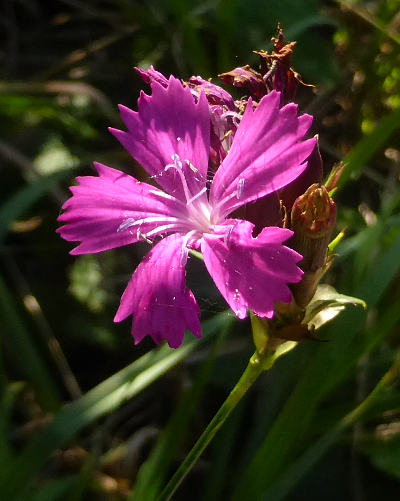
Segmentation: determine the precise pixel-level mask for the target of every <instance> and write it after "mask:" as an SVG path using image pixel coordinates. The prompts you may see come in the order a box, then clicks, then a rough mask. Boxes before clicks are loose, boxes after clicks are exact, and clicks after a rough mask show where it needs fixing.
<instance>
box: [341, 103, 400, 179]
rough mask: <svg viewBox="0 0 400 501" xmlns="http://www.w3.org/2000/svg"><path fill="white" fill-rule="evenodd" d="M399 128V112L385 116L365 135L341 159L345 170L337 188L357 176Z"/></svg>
mask: <svg viewBox="0 0 400 501" xmlns="http://www.w3.org/2000/svg"><path fill="white" fill-rule="evenodd" d="M399 126H400V110H396V111H393V112H392V113H390V114H389V115H386V116H385V117H383V118H382V120H381V121H380V122H379V123H378V124H377V126H376V128H375V129H374V130H373V131H372V132H371V133H370V134H366V135H365V136H364V137H363V138H362V139H361V140H360V141H359V142H358V143H357V144H356V145H355V146H354V148H353V149H352V150H351V151H350V153H349V154H348V155H347V156H346V157H345V158H344V159H343V162H344V163H345V164H346V168H345V170H344V172H343V174H342V176H341V178H340V181H339V186H343V185H344V184H346V183H347V182H348V181H349V180H350V179H351V178H352V177H355V176H357V175H358V174H359V173H360V171H361V169H362V168H363V167H365V166H366V165H367V163H368V162H369V160H370V159H371V158H372V156H373V155H374V154H375V153H376V152H377V151H378V150H379V148H381V147H382V146H384V145H385V144H386V142H387V140H388V139H389V138H390V136H391V135H392V134H393V133H394V132H395V131H396V130H398V128H399Z"/></svg>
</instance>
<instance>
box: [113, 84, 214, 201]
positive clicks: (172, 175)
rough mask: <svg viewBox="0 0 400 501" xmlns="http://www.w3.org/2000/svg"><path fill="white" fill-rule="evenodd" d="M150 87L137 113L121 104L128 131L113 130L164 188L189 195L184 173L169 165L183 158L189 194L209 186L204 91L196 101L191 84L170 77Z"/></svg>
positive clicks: (143, 96) (207, 119) (207, 113)
mask: <svg viewBox="0 0 400 501" xmlns="http://www.w3.org/2000/svg"><path fill="white" fill-rule="evenodd" d="M151 87H152V91H153V92H152V95H151V96H147V95H146V94H143V93H142V94H141V96H140V98H139V100H138V110H139V111H138V112H135V111H132V110H130V109H129V108H126V107H125V106H120V112H121V118H122V120H123V121H124V123H125V125H126V126H127V128H128V132H123V131H120V130H116V129H110V131H111V132H112V134H113V135H114V136H115V137H116V138H117V139H118V140H119V141H120V143H121V144H122V145H123V146H124V148H126V149H127V151H128V152H129V153H130V154H131V155H132V157H133V158H134V159H135V160H136V161H137V162H138V163H139V164H140V165H141V166H142V167H143V168H144V169H145V170H146V171H147V173H148V174H149V175H150V176H152V177H154V179H155V180H156V181H157V183H158V184H159V185H160V186H161V187H162V188H164V189H165V190H166V191H167V192H168V193H170V194H171V195H173V196H175V197H177V198H179V199H181V200H186V198H185V195H184V189H183V185H182V180H181V177H180V174H179V173H178V172H177V170H176V169H174V168H167V169H166V167H167V166H169V165H171V164H173V163H174V162H173V159H174V158H177V159H179V161H180V162H181V164H182V171H183V173H184V174H185V177H186V181H187V183H188V185H189V190H190V192H191V196H193V195H196V194H197V193H198V192H199V191H200V190H201V189H202V188H203V187H204V186H205V183H206V176H207V168H208V155H209V147H210V114H209V109H208V103H207V99H206V97H205V95H204V93H202V94H201V96H200V98H199V100H198V102H197V103H195V101H194V99H193V96H192V95H191V92H190V89H189V88H187V87H186V88H184V87H183V85H182V84H181V82H180V81H179V80H177V79H176V78H174V77H172V76H171V77H170V79H169V84H168V87H167V88H164V87H163V86H162V85H160V84H159V83H157V82H153V83H152V86H151Z"/></svg>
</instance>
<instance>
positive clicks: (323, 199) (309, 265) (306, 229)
mask: <svg viewBox="0 0 400 501" xmlns="http://www.w3.org/2000/svg"><path fill="white" fill-rule="evenodd" d="M335 222H336V204H335V202H334V201H333V200H332V198H331V197H330V196H329V193H328V191H327V189H326V188H325V187H324V186H320V185H318V184H313V185H311V186H310V187H309V188H308V189H307V191H306V192H305V193H304V194H303V195H301V196H300V197H298V198H297V199H296V200H295V202H294V204H293V207H292V213H291V228H292V230H293V231H294V235H293V237H292V239H291V243H290V245H291V247H292V248H293V249H295V250H296V251H297V252H299V253H300V254H302V256H303V260H302V261H301V262H300V264H299V266H300V268H302V270H303V271H304V275H303V278H302V280H301V282H300V283H298V284H294V285H293V286H292V287H291V288H292V292H293V297H294V299H295V301H296V304H297V305H298V306H300V307H301V308H304V307H305V306H307V304H308V303H309V302H310V300H311V298H312V297H313V296H314V293H315V291H316V289H317V286H318V283H319V281H320V279H321V278H322V276H323V274H324V273H325V271H326V270H327V268H328V267H329V264H330V262H328V261H327V249H328V245H329V242H330V239H331V235H332V231H333V228H334V226H335Z"/></svg>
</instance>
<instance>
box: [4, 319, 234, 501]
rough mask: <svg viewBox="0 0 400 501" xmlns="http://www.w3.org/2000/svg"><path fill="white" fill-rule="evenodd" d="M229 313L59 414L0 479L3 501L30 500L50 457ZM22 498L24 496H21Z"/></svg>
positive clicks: (116, 376)
mask: <svg viewBox="0 0 400 501" xmlns="http://www.w3.org/2000/svg"><path fill="white" fill-rule="evenodd" d="M229 318H230V317H229V316H228V314H226V313H222V314H219V315H217V316H215V317H214V318H212V319H210V320H207V321H206V322H204V325H203V338H202V340H198V339H195V338H193V337H187V339H186V341H185V342H184V344H183V345H182V346H181V347H180V348H178V349H177V350H171V349H170V348H169V347H168V346H166V345H163V346H162V347H160V348H157V349H154V350H152V351H150V352H149V353H147V354H146V355H144V356H143V357H141V358H139V359H138V360H136V361H135V362H133V363H132V364H130V365H129V366H128V367H126V368H125V369H122V370H121V371H120V372H118V373H116V374H114V375H113V376H111V377H110V378H109V379H106V380H105V381H103V382H102V383H100V384H99V385H98V386H96V387H95V388H93V389H92V390H90V391H89V392H88V393H86V394H85V395H84V396H83V397H81V398H80V399H79V400H76V401H75V402H72V403H70V404H67V405H65V406H64V407H63V409H61V411H60V412H59V413H58V414H56V416H55V417H54V420H53V422H52V423H51V424H50V425H49V426H47V427H46V428H45V429H44V430H42V431H41V432H40V433H39V434H38V435H37V436H35V437H34V438H33V439H32V441H31V442H30V443H29V444H28V445H27V447H26V448H25V450H23V451H22V453H21V455H20V456H19V457H18V458H17V459H16V460H15V461H13V462H11V463H10V464H8V465H6V468H5V470H3V471H2V476H1V477H0V499H13V501H14V500H17V499H26V498H24V497H23V496H24V493H26V489H28V488H29V484H30V482H31V481H32V480H33V479H34V476H35V475H36V474H37V473H38V472H39V471H40V469H41V468H42V466H43V465H44V464H45V462H46V460H47V458H48V456H49V454H51V452H53V451H54V450H55V449H57V448H59V447H62V446H63V445H65V444H66V443H67V442H68V441H69V440H71V438H72V437H73V436H74V435H76V433H78V432H79V431H81V430H83V429H84V428H85V427H86V426H88V425H89V424H91V423H93V422H94V421H96V420H97V419H99V418H100V417H102V416H104V415H105V414H108V413H109V412H112V411H113V410H115V409H117V408H118V407H119V406H120V405H122V404H123V403H124V402H125V401H127V400H128V399H131V398H133V397H134V396H136V395H137V394H139V393H140V392H141V391H143V390H144V389H145V388H147V387H148V386H149V385H150V384H151V383H153V382H154V381H155V380H157V379H158V378H159V377H161V376H162V375H163V374H165V373H166V372H167V371H168V370H169V369H171V368H172V367H174V366H175V365H176V364H178V363H179V362H181V361H182V360H183V359H184V358H186V357H187V356H188V355H189V354H190V353H191V352H192V351H193V350H194V349H195V348H196V347H197V346H198V345H199V344H200V343H201V342H202V341H203V340H205V339H207V338H208V337H210V336H211V335H213V334H215V333H216V332H217V331H219V330H220V329H222V328H223V327H224V326H225V324H226V322H227V321H228V320H229ZM21 496H22V497H21Z"/></svg>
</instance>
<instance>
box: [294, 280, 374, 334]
mask: <svg viewBox="0 0 400 501" xmlns="http://www.w3.org/2000/svg"><path fill="white" fill-rule="evenodd" d="M348 304H352V305H354V306H362V307H363V308H364V309H366V308H367V304H366V302H365V301H363V300H362V299H359V298H356V297H352V296H346V295H344V294H339V292H337V291H336V289H335V288H334V287H332V286H331V285H327V284H322V285H319V286H318V288H317V291H316V293H315V295H314V297H313V298H312V300H311V302H310V303H309V305H308V306H307V308H306V313H305V316H304V320H303V323H305V324H308V326H309V327H310V326H313V327H314V328H315V329H319V328H320V327H322V326H323V325H325V324H326V323H327V322H329V321H330V320H332V319H333V318H335V317H336V316H337V315H338V314H339V313H340V312H341V311H343V310H344V308H345V307H346V306H347V305H348Z"/></svg>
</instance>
